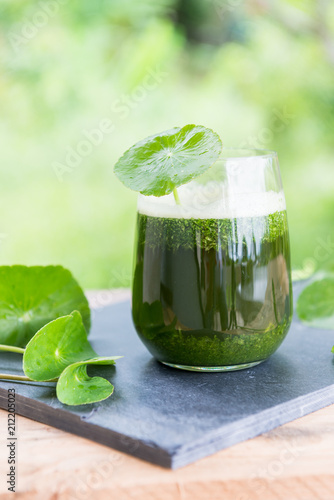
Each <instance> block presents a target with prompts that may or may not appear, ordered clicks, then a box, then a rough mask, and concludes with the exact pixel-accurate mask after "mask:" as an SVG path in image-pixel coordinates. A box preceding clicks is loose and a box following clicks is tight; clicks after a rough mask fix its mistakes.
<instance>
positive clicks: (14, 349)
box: [0, 344, 25, 354]
mask: <svg viewBox="0 0 334 500" xmlns="http://www.w3.org/2000/svg"><path fill="white" fill-rule="evenodd" d="M0 351H8V352H18V353H19V354H23V353H24V351H25V349H22V348H21V347H15V346H13V345H3V344H0Z"/></svg>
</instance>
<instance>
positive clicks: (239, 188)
mask: <svg viewBox="0 0 334 500" xmlns="http://www.w3.org/2000/svg"><path fill="white" fill-rule="evenodd" d="M178 194H179V199H180V203H177V201H176V199H175V198H174V196H173V194H170V195H167V196H162V197H154V196H143V195H139V198H138V216H137V217H138V219H137V228H136V243H135V258H134V279H133V295H132V316H133V322H134V325H135V328H136V330H137V333H138V335H139V337H140V339H141V340H142V342H143V343H144V344H145V346H146V347H147V349H148V350H149V351H150V353H151V354H152V355H153V356H154V357H155V358H156V359H157V360H159V361H161V362H162V363H164V364H166V365H169V366H173V367H175V368H181V369H185V370H194V371H228V370H239V369H242V368H248V367H251V366H254V365H257V364H259V363H261V362H262V361H264V360H265V359H267V358H268V357H269V356H270V355H271V354H273V353H274V352H275V351H276V349H277V348H278V347H279V346H280V344H281V342H282V341H283V339H284V338H285V336H286V334H287V332H288V329H289V326H290V322H291V315H292V287H291V269H290V243H289V232H288V223H287V214H286V205H285V198H284V193H283V188H282V181H281V176H280V170H279V163H278V157H277V153H276V152H274V151H264V150H243V149H239V150H238V149H230V150H227V149H224V150H223V154H222V156H221V158H220V159H219V160H218V161H217V162H216V163H215V164H214V165H213V166H212V167H211V168H210V169H209V170H208V171H207V172H206V173H205V174H203V175H202V176H201V177H199V178H197V179H195V180H193V181H191V182H189V183H188V184H185V185H183V186H181V187H179V188H178Z"/></svg>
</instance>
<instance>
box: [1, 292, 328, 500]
mask: <svg viewBox="0 0 334 500" xmlns="http://www.w3.org/2000/svg"><path fill="white" fill-rule="evenodd" d="M121 293H122V294H123V296H122V297H121V294H118V293H115V292H114V291H112V292H111V291H105V292H104V291H103V292H101V291H100V292H98V294H99V295H97V294H96V293H92V294H89V299H90V301H91V304H92V305H93V307H94V308H97V307H102V306H103V305H107V304H110V303H114V302H115V301H119V300H124V298H128V296H129V292H128V291H122V292H121ZM16 418H17V425H18V431H17V437H18V447H17V459H18V469H17V473H18V481H17V493H15V497H16V498H18V499H20V500H74V499H76V500H93V499H94V500H107V499H108V500H110V499H112V500H113V499H115V500H131V499H135V500H259V499H261V500H317V499H319V500H334V405H332V406H329V407H327V408H324V409H323V410H320V411H318V412H316V413H313V414H311V415H308V416H306V417H303V418H301V419H298V420H295V421H294V422H291V423H289V424H286V425H284V426H282V427H279V428H277V429H275V430H274V431H271V432H269V433H267V434H264V435H262V436H259V437H257V438H255V439H252V440H249V441H246V442H243V443H240V444H238V445H235V446H233V447H231V448H229V449H227V450H223V451H221V452H219V453H216V454H215V455H213V456H210V457H208V458H205V459H202V460H200V461H198V462H196V463H195V464H192V465H189V466H187V467H184V468H182V469H179V470H176V471H170V470H166V469H163V468H161V467H158V466H154V465H151V464H148V463H147V462H143V461H141V460H138V459H136V458H133V457H131V456H128V455H125V454H123V453H120V452H117V451H114V450H112V449H110V448H107V447H105V446H103V445H99V444H96V443H93V442H91V441H89V440H87V439H84V438H80V437H77V436H74V435H71V434H68V433H66V432H63V431H60V430H57V429H54V428H52V427H49V426H47V425H44V424H40V423H38V422H34V421H32V420H28V419H26V418H24V417H16ZM6 436H7V413H6V412H5V411H3V410H0V500H7V499H8V500H12V499H13V498H14V497H13V493H10V492H8V491H7V486H6V474H7V472H8V465H7V448H6Z"/></svg>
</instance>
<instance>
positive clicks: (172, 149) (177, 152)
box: [114, 125, 222, 196]
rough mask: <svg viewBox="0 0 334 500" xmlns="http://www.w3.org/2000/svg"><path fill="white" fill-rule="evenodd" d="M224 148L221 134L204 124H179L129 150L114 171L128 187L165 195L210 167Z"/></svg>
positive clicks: (148, 193)
mask: <svg viewBox="0 0 334 500" xmlns="http://www.w3.org/2000/svg"><path fill="white" fill-rule="evenodd" d="M221 150H222V142H221V140H220V138H219V136H218V135H217V134H216V133H215V132H213V131H212V130H210V129H208V128H205V127H203V126H201V125H186V126H185V127H183V128H178V127H175V128H173V129H171V130H167V131H166V132H161V133H160V134H156V135H152V136H150V137H147V139H144V140H142V141H139V142H137V144H135V145H134V146H132V147H131V148H130V149H128V150H127V151H126V152H125V153H124V154H123V156H122V157H121V158H120V159H119V160H118V162H117V163H116V165H115V168H114V172H115V174H116V175H117V177H118V178H119V179H120V180H121V181H122V182H123V184H124V185H125V186H127V187H128V188H130V189H133V190H134V191H139V192H140V193H142V194H145V195H154V196H164V195H166V194H169V193H171V192H172V191H173V189H174V188H175V187H178V186H181V185H182V184H185V183H187V182H189V181H191V180H192V179H195V178H196V177H198V176H199V175H201V174H203V173H204V172H205V171H206V170H208V169H209V168H210V167H211V165H213V163H214V162H215V161H216V160H217V159H218V157H219V155H220V153H221Z"/></svg>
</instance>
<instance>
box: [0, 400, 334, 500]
mask: <svg viewBox="0 0 334 500" xmlns="http://www.w3.org/2000/svg"><path fill="white" fill-rule="evenodd" d="M17 422H18V482H17V485H18V488H17V492H18V493H16V496H17V497H18V498H20V500H28V499H29V500H30V499H34V500H72V499H77V500H91V499H92V500H93V499H97V500H104V499H108V500H109V499H117V500H128V499H129V500H130V499H137V500H197V499H201V500H202V499H205V500H206V499H207V500H216V499H217V500H218V499H219V500H221V499H224V500H230V499H231V500H255V499H261V500H263V499H264V500H281V499H282V500H283V499H284V500H297V499H298V500H316V499H319V500H320V499H321V500H333V499H334V424H333V422H334V405H332V406H329V407H327V408H324V409H323V410H320V411H318V412H316V413H313V414H311V415H308V416H307V417H303V418H301V419H298V420H296V421H294V422H292V423H289V424H286V425H284V426H282V427H280V428H278V429H276V430H275V431H271V432H269V433H267V434H264V435H262V436H259V437H257V438H255V439H252V440H250V441H246V442H244V443H240V444H238V445H235V446H233V447H231V448H229V449H227V450H223V451H221V452H219V453H217V454H215V455H213V456H211V457H208V458H205V459H203V460H200V461H198V462H196V463H195V464H192V465H189V466H187V467H184V468H183V469H179V470H176V471H170V470H166V469H163V468H160V467H158V466H154V465H150V464H148V463H146V462H143V461H141V460H138V459H136V458H133V457H130V456H128V455H125V454H123V453H120V452H117V451H114V450H111V449H110V448H107V447H105V446H102V445H98V444H95V443H92V442H90V441H89V440H86V439H83V438H80V437H77V436H73V435H71V434H67V433H65V432H63V431H59V430H57V429H54V428H52V427H49V426H47V425H43V424H40V423H38V422H34V421H31V420H28V419H26V418H24V417H17ZM6 426H7V414H6V412H5V411H4V410H1V411H0V435H1V436H6ZM5 449H6V443H5V440H4V439H3V438H2V439H1V450H0V478H1V484H0V500H5V499H6V500H7V499H8V500H9V499H12V498H13V496H12V493H9V492H6V485H5V476H6V473H7V465H6V450H5Z"/></svg>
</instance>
